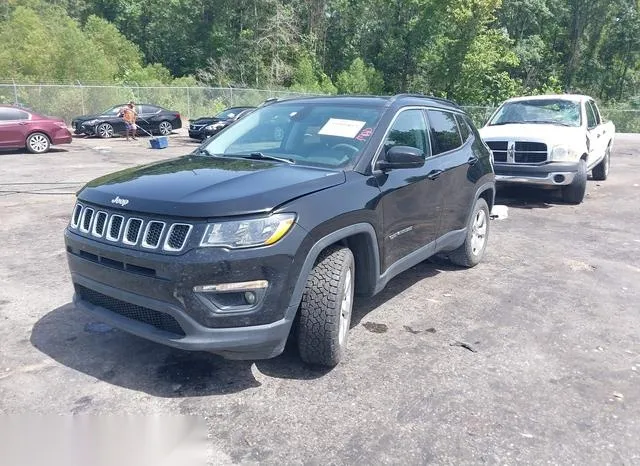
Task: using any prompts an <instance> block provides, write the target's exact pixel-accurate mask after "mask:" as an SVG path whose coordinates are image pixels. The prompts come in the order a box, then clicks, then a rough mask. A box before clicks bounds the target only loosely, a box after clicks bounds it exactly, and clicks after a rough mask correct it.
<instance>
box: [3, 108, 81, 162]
mask: <svg viewBox="0 0 640 466" xmlns="http://www.w3.org/2000/svg"><path fill="white" fill-rule="evenodd" d="M71 139H72V137H71V133H70V132H69V129H68V128H67V125H66V123H65V122H64V120H62V119H61V118H51V117H46V116H42V115H38V114H37V113H33V112H30V111H27V110H25V109H22V108H18V107H13V106H11V105H0V149H22V148H26V149H27V150H28V151H29V152H31V153H33V154H42V153H44V152H47V151H48V150H49V148H50V147H51V145H52V144H53V145H57V144H69V143H70V142H71Z"/></svg>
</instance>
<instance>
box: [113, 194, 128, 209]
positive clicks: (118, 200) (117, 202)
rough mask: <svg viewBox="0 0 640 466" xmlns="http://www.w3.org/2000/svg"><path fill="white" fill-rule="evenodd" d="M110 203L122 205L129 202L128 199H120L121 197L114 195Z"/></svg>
mask: <svg viewBox="0 0 640 466" xmlns="http://www.w3.org/2000/svg"><path fill="white" fill-rule="evenodd" d="M111 203H112V204H118V205H121V206H122V207H124V206H126V205H127V204H128V203H129V199H122V198H121V197H119V196H116V197H115V198H114V199H111Z"/></svg>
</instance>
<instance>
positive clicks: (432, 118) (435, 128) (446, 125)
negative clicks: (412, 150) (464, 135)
mask: <svg viewBox="0 0 640 466" xmlns="http://www.w3.org/2000/svg"><path fill="white" fill-rule="evenodd" d="M429 123H430V125H431V131H430V135H431V146H432V147H433V155H437V154H442V153H443V152H448V151H450V150H454V149H457V148H458V147H460V146H461V145H462V139H460V133H459V132H458V124H457V123H456V117H455V116H454V114H453V113H450V112H444V111H441V110H429Z"/></svg>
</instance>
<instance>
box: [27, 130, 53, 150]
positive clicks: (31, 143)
mask: <svg viewBox="0 0 640 466" xmlns="http://www.w3.org/2000/svg"><path fill="white" fill-rule="evenodd" d="M50 148H51V140H50V139H49V136H47V135H46V134H44V133H32V134H30V135H29V137H27V150H28V151H29V152H31V153H32V154H44V153H45V152H49V149H50Z"/></svg>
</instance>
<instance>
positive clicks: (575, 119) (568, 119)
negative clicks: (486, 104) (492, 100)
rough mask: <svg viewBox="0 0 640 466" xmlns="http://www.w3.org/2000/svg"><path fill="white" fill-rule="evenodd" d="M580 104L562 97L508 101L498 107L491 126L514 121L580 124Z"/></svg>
mask: <svg viewBox="0 0 640 466" xmlns="http://www.w3.org/2000/svg"><path fill="white" fill-rule="evenodd" d="M581 121H582V120H581V118H580V104H579V103H578V102H573V101H570V100H562V99H538V100H534V99H532V100H521V101H517V102H508V103H506V104H504V105H503V106H502V107H500V108H499V109H498V111H497V112H496V114H495V115H494V116H493V118H492V119H491V121H490V122H489V126H494V125H507V124H512V123H516V124H517V123H548V124H552V125H553V124H555V125H562V126H580V124H581Z"/></svg>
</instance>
